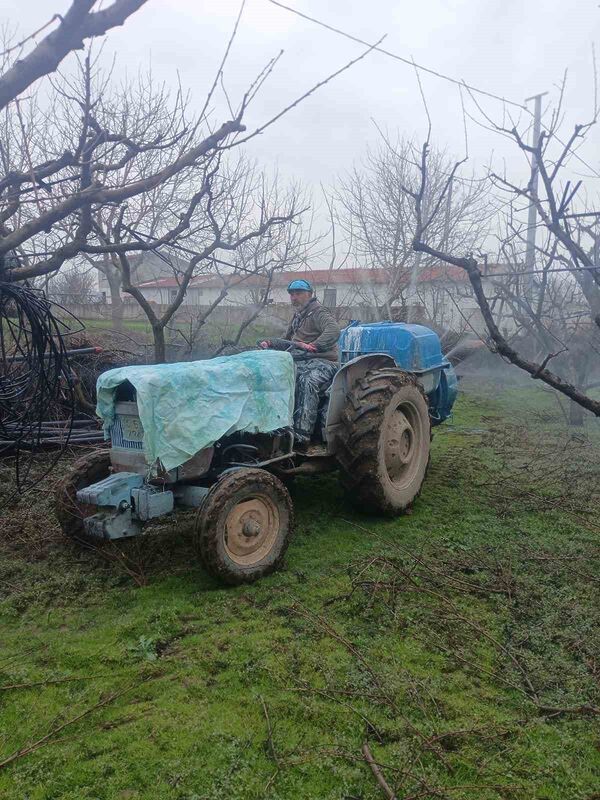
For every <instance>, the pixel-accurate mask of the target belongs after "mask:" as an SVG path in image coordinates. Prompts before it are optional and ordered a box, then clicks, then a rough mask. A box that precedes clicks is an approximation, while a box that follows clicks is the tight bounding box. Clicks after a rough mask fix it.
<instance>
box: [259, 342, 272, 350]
mask: <svg viewBox="0 0 600 800" xmlns="http://www.w3.org/2000/svg"><path fill="white" fill-rule="evenodd" d="M258 346H259V347H260V348H261V350H268V349H269V347H271V342H270V341H269V340H268V339H265V340H264V341H262V342H259V343H258Z"/></svg>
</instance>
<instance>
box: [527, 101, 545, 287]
mask: <svg viewBox="0 0 600 800" xmlns="http://www.w3.org/2000/svg"><path fill="white" fill-rule="evenodd" d="M546 94H548V92H542V93H541V94H534V95H533V96H532V97H527V98H526V100H525V102H526V103H528V102H529V101H530V100H535V104H534V107H533V131H532V134H531V145H532V147H537V146H538V143H539V141H540V133H541V131H542V97H544V95H546ZM538 175H539V170H538V163H537V158H536V157H535V155H533V153H532V154H531V189H532V192H533V194H534V195H537V189H538ZM536 225H537V208H536V207H535V203H530V204H529V213H528V216H527V243H526V248H525V270H526V272H529V273H530V274H529V275H528V277H527V279H526V281H525V283H526V285H527V288H528V290H529V292H528V293H529V295H530V296H531V294H532V290H533V284H534V280H533V279H534V275H533V271H534V269H535V229H536Z"/></svg>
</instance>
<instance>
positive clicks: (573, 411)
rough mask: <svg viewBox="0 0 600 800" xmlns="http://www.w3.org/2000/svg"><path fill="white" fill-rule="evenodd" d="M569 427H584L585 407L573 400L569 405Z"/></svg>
mask: <svg viewBox="0 0 600 800" xmlns="http://www.w3.org/2000/svg"><path fill="white" fill-rule="evenodd" d="M569 425H572V426H574V427H581V426H582V425H583V407H582V406H580V405H579V404H578V403H574V402H573V400H571V401H570V403H569Z"/></svg>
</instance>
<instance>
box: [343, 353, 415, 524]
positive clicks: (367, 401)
mask: <svg viewBox="0 0 600 800" xmlns="http://www.w3.org/2000/svg"><path fill="white" fill-rule="evenodd" d="M341 421H342V426H343V433H342V434H341V435H340V437H339V439H338V443H339V444H338V454H337V455H338V462H339V465H340V469H341V473H342V482H343V483H344V485H345V487H346V489H348V490H349V494H350V496H351V497H352V499H353V501H354V502H355V503H356V504H357V506H358V507H359V508H361V509H364V510H365V511H370V512H375V513H379V514H381V513H383V514H388V515H397V514H401V513H402V512H403V511H405V510H406V509H407V508H408V507H409V506H410V505H411V503H412V502H413V501H414V500H415V498H416V497H417V496H418V494H419V492H420V491H421V485H422V483H423V480H424V479H425V473H426V471H427V465H428V463H429V445H430V441H431V433H430V422H429V409H428V407H427V401H426V399H425V396H424V395H423V392H422V391H421V389H420V388H419V387H418V386H417V384H416V382H415V379H414V377H413V376H412V375H409V374H408V373H406V372H402V371H401V370H394V369H380V370H373V371H371V372H368V373H367V375H366V376H365V377H364V378H361V379H360V380H359V381H358V382H357V383H356V384H355V386H354V387H353V388H352V390H351V391H350V393H349V396H348V404H347V406H346V408H345V409H344V411H343V412H342V419H341Z"/></svg>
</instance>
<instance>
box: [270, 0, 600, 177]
mask: <svg viewBox="0 0 600 800" xmlns="http://www.w3.org/2000/svg"><path fill="white" fill-rule="evenodd" d="M268 2H269V3H271V4H272V5H274V6H277V7H278V8H283V9H284V10H285V11H289V12H290V13H291V14H295V15H296V16H297V17H302V19H306V20H308V21H309V22H313V23H314V24H315V25H319V26H320V27H321V28H325V29H326V30H328V31H331V32H332V33H337V34H338V35H339V36H343V37H344V38H345V39H350V41H352V42H357V43H358V44H363V45H366V46H367V47H372V45H371V43H370V42H367V41H365V40H364V39H360V38H359V37H358V36H353V35H352V34H351V33H348V32H347V31H343V30H341V28H336V27H334V26H333V25H329V24H328V23H326V22H323V21H322V20H320V19H316V18H315V17H311V16H309V15H308V14H304V13H303V12H302V11H298V10H297V9H296V8H292V7H291V6H286V5H285V3H280V2H279V0H268ZM372 49H373V50H377V52H379V53H383V54H384V55H386V56H390V58H394V59H396V61H401V62H402V63H403V64H408V66H410V67H413V68H414V69H418V70H421V72H426V73H428V74H429V75H434V76H435V77H436V78H441V79H442V80H443V81H448V82H449V83H453V84H454V85H455V86H458V87H460V88H463V89H468V90H469V91H470V92H475V93H476V94H480V95H483V96H484V97H490V98H491V99H493V100H499V101H500V102H501V103H506V104H507V105H510V106H515V107H516V108H520V109H521V110H522V111H526V112H527V113H528V114H531V111H530V110H529V109H528V108H527V106H526V105H524V104H523V103H517V102H515V101H514V100H508V99H507V98H506V97H501V96H500V95H497V94H494V93H493V92H488V91H486V90H485V89H478V88H477V87H475V86H471V84H469V83H465V81H463V80H458V79H457V78H451V77H450V75H445V74H444V73H442V72H438V71H436V70H434V69H430V68H429V67H424V66H423V65H422V64H417V63H415V62H414V61H412V60H411V59H409V58H404V57H403V56H399V55H398V54H397V53H392V52H391V50H386V49H385V48H383V47H378V46H375V47H373V48H372ZM554 137H555V138H556V140H557V141H558V142H559V143H560V144H562V145H563V146H565V142H563V141H562V139H560V138H559V137H558V136H557V135H556V133H555V134H554ZM570 154H571V156H573V157H574V158H576V159H577V160H578V161H580V162H581V163H582V164H583V165H584V166H585V167H587V169H589V170H590V171H591V172H593V173H594V175H595V176H596V177H597V178H600V173H599V172H598V171H597V170H596V169H594V167H592V166H591V165H590V164H588V163H587V161H585V160H584V159H583V158H582V157H581V156H580V155H578V153H577V152H576V151H575V150H571V152H570Z"/></svg>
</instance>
